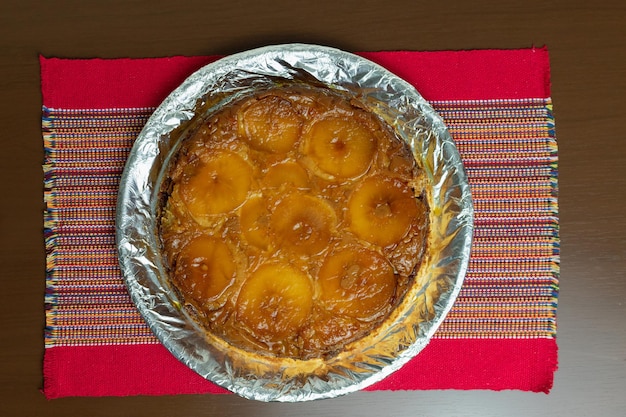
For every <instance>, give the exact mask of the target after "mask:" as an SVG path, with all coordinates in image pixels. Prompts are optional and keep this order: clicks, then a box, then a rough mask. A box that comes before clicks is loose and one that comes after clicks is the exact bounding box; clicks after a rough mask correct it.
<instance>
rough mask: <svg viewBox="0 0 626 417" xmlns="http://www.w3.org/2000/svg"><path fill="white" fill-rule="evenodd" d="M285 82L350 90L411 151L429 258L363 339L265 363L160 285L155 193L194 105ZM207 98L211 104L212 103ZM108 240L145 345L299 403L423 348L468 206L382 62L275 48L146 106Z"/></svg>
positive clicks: (461, 249) (459, 277) (436, 141)
mask: <svg viewBox="0 0 626 417" xmlns="http://www.w3.org/2000/svg"><path fill="white" fill-rule="evenodd" d="M281 80H282V81H284V80H289V81H294V80H295V81H298V82H306V83H312V84H321V85H324V86H327V87H330V88H333V89H338V90H340V91H344V92H347V93H349V94H353V95H355V96H356V97H358V99H359V101H361V102H362V103H365V104H366V105H367V106H368V107H369V108H370V109H371V110H372V111H374V112H376V113H377V114H378V115H379V116H380V117H382V118H383V119H384V120H385V121H386V122H387V123H389V124H390V125H391V126H392V127H393V128H394V129H395V131H396V133H397V134H398V136H400V137H401V138H402V139H404V140H405V141H406V142H407V143H408V144H409V145H410V147H411V148H412V150H413V153H414V155H415V157H416V160H417V161H418V163H419V164H420V165H421V167H422V168H423V169H424V170H425V172H426V174H427V177H428V182H429V184H428V188H427V193H426V194H427V200H428V204H429V206H430V232H429V236H428V250H427V252H426V254H425V258H424V261H423V262H422V265H421V267H420V270H419V271H418V274H417V276H416V279H415V285H414V286H413V287H412V288H411V289H410V290H409V293H408V294H407V295H406V297H405V299H404V301H403V302H402V303H401V304H400V305H399V306H398V308H397V309H396V310H395V311H394V312H393V313H392V315H391V316H390V317H389V318H388V319H387V320H386V321H385V322H384V323H383V325H382V326H381V327H379V328H378V329H377V330H376V331H375V332H374V333H373V334H371V335H369V336H368V337H367V338H366V339H363V341H361V342H360V341H357V342H354V343H352V344H350V345H349V346H348V347H347V348H346V350H345V351H344V352H342V353H341V354H339V355H337V356H335V357H333V358H330V359H313V360H308V361H302V360H295V359H277V358H267V357H264V356H261V355H254V354H250V353H249V352H243V351H241V350H240V349H237V348H234V347H232V346H228V344H226V343H225V342H224V341H222V340H219V339H217V338H215V337H211V335H207V334H206V332H205V331H204V330H203V329H202V328H200V326H198V325H197V324H196V323H195V322H194V321H193V320H192V319H191V318H190V317H189V316H188V315H187V313H186V312H185V310H184V309H183V308H181V304H180V302H179V301H178V300H177V299H176V295H175V292H174V291H172V289H171V288H170V287H169V284H168V279H167V273H166V270H165V268H164V266H163V264H162V262H161V257H160V249H159V239H158V236H157V215H156V213H157V211H158V204H159V201H158V200H159V189H160V185H161V181H162V180H163V175H164V172H165V167H166V165H167V163H168V160H169V158H170V156H171V155H172V154H173V153H174V152H175V150H176V147H177V140H179V135H173V134H172V132H173V130H174V129H176V128H179V127H181V126H184V124H185V123H188V122H189V121H190V120H191V119H192V118H193V117H194V115H195V114H196V112H197V108H198V102H199V100H201V99H206V98H207V97H209V98H213V99H215V102H216V103H217V104H216V106H219V101H220V100H222V99H223V98H226V99H227V98H228V97H234V96H236V95H238V94H245V93H246V92H251V91H254V90H255V89H258V88H263V87H266V86H268V85H276V84H280V82H281ZM216 98H217V99H216ZM116 220H117V223H116V240H117V247H118V252H119V262H120V267H121V270H122V274H123V276H124V280H125V283H126V286H127V288H128V291H129V294H130V296H131V298H132V300H133V302H134V303H135V305H136V306H137V308H138V309H139V311H140V313H141V315H142V316H143V317H144V319H145V321H146V322H147V324H148V325H149V326H150V328H151V329H152V331H153V332H154V334H155V335H156V337H157V338H158V339H159V340H160V341H161V342H162V343H163V345H164V346H165V347H166V348H167V349H168V350H169V351H170V352H171V353H172V354H173V355H174V356H176V357H177V358H178V359H179V360H180V361H182V362H183V363H184V364H186V365H187V366H188V367H190V368H191V369H193V370H194V371H196V372H197V373H198V374H200V375H201V376H202V377H204V378H206V379H208V380H210V381H212V382H213V383H215V384H217V385H220V386H222V387H224V388H226V389H228V390H230V391H232V392H234V393H236V394H239V395H240V396H242V397H245V398H248V399H254V400H260V401H285V402H296V401H308V400H314V399H321V398H332V397H337V396H340V395H343V394H347V393H349V392H353V391H357V390H360V389H363V388H365V387H367V386H369V385H371V384H374V383H376V382H378V381H380V380H382V379H383V378H385V377H386V376H388V375H389V374H391V373H392V372H394V371H396V370H397V369H399V368H400V367H402V366H403V365H404V364H405V363H406V362H408V361H409V360H410V359H411V358H413V357H414V356H416V355H417V354H419V352H420V351H421V350H422V349H423V348H424V347H425V346H426V345H427V344H428V342H429V341H430V339H431V337H432V336H433V334H434V333H435V331H436V330H437V327H438V326H439V325H440V323H441V322H442V321H443V319H444V318H445V316H446V314H447V313H448V311H449V310H450V308H451V306H452V304H453V303H454V300H455V299H456V297H457V295H458V293H459V291H460V288H461V285H462V282H463V278H464V276H465V272H466V269H467V264H468V260H469V254H470V248H471V241H472V234H473V205H472V198H471V193H470V188H469V185H468V182H467V177H466V174H465V171H464V169H463V164H462V161H461V158H460V156H459V154H458V152H457V150H456V147H455V145H454V142H453V140H452V138H451V137H450V134H449V133H448V130H447V128H446V126H445V124H444V122H443V121H442V119H441V118H440V116H439V115H438V114H437V113H436V112H435V111H434V110H433V109H432V107H431V106H430V105H429V104H428V103H427V102H426V101H425V100H424V99H423V98H422V97H421V95H420V94H419V93H418V92H417V91H416V90H415V88H414V87H413V86H411V85H410V84H408V83H407V82H405V81H404V80H402V79H400V78H398V77H397V76H395V75H394V74H392V73H390V72H389V71H387V70H385V69H384V68H382V67H381V66H379V65H377V64H374V63H372V62H371V61H369V60H366V59H364V58H361V57H359V56H357V55H354V54H351V53H347V52H344V51H341V50H337V49H334V48H329V47H324V46H319V45H306V44H286V45H275V46H267V47H263V48H259V49H254V50H250V51H247V52H242V53H239V54H235V55H231V56H228V57H226V58H223V59H221V60H219V61H217V62H214V63H212V64H209V65H207V66H205V67H203V68H201V69H200V70H198V71H197V72H195V73H194V74H192V75H191V76H190V77H189V78H188V79H187V80H186V81H185V82H184V83H183V84H181V85H180V86H179V87H178V88H177V89H176V90H174V91H173V92H172V93H171V94H170V95H169V96H168V98H167V99H166V100H165V101H164V102H163V103H162V104H161V105H160V106H159V107H158V108H157V109H156V111H155V112H154V114H153V115H152V116H151V117H150V119H149V120H148V122H147V123H146V125H145V127H144V129H143V130H142V132H141V133H140V135H139V136H138V138H137V140H136V141H135V144H134V146H133V148H132V150H131V153H130V156H129V158H128V161H127V164H126V167H125V169H124V172H123V175H122V179H121V183H120V190H119V196H118V204H117V219H116Z"/></svg>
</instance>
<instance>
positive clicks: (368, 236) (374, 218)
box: [348, 175, 419, 247]
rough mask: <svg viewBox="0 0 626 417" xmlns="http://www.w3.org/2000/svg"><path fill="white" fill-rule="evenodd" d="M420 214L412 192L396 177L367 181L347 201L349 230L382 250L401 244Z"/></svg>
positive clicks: (375, 177) (382, 177)
mask: <svg viewBox="0 0 626 417" xmlns="http://www.w3.org/2000/svg"><path fill="white" fill-rule="evenodd" d="M418 212H419V210H418V205H417V201H416V199H415V195H414V193H413V190H411V188H410V187H409V186H408V185H406V184H405V183H404V182H402V181H400V180H399V179H397V178H393V177H386V176H381V175H379V176H374V177H370V178H367V179H365V180H364V181H363V182H362V183H361V184H359V185H358V186H357V188H356V189H355V190H354V192H353V193H352V195H351V196H350V199H349V201H348V219H349V224H350V229H351V230H352V231H353V232H354V233H355V234H356V235H357V236H358V237H359V238H361V239H363V240H366V241H368V242H370V243H374V244H376V245H380V246H383V247H384V246H389V245H391V244H394V243H397V242H399V241H400V240H401V239H402V238H403V237H404V236H405V235H406V233H407V232H408V230H409V228H410V227H411V225H412V224H413V223H414V222H416V221H417V219H416V216H417V215H418Z"/></svg>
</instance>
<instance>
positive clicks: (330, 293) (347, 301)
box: [317, 245, 396, 320]
mask: <svg viewBox="0 0 626 417" xmlns="http://www.w3.org/2000/svg"><path fill="white" fill-rule="evenodd" d="M317 281H318V283H319V288H320V290H321V292H320V300H321V301H322V302H324V303H325V304H326V305H328V306H329V307H330V309H331V310H333V311H335V312H337V313H339V314H344V315H347V316H350V317H354V318H357V319H359V320H370V319H373V318H375V317H376V316H378V315H379V314H380V313H381V312H384V311H386V310H387V309H388V308H389V306H390V303H391V301H392V298H393V296H394V294H395V290H396V278H395V275H394V272H393V268H392V267H391V265H390V264H389V262H388V261H387V260H386V259H385V258H384V257H383V256H382V255H380V254H379V253H378V252H375V251H373V250H370V249H367V248H365V247H361V246H356V245H355V246H349V247H347V248H343V249H340V250H338V251H337V252H334V253H331V254H329V255H328V256H327V257H326V259H325V260H324V263H323V264H322V266H321V268H320V270H319V273H318V277H317Z"/></svg>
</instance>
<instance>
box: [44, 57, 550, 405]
mask: <svg viewBox="0 0 626 417" xmlns="http://www.w3.org/2000/svg"><path fill="white" fill-rule="evenodd" d="M361 55H363V56H365V57H367V58H369V59H371V60H373V61H375V62H377V63H379V64H380V65H383V66H385V67H386V68H388V69H389V70H390V71H392V72H394V73H396V74H398V75H399V76H401V77H403V78H404V79H406V80H407V81H409V82H410V83H412V84H413V85H414V86H416V88H417V89H418V91H420V92H421V93H422V94H423V95H424V97H425V98H426V99H427V100H429V101H430V102H431V104H432V105H433V107H434V108H435V110H437V111H438V112H439V113H440V114H441V116H442V117H443V119H444V120H445V122H446V124H447V125H448V127H449V130H450V133H451V135H452V137H453V138H454V140H455V142H456V144H457V147H458V149H459V152H460V154H461V157H462V159H463V162H464V165H465V168H466V171H467V174H468V178H469V181H470V186H471V190H472V195H473V198H474V206H475V233H474V243H473V247H472V255H471V259H470V264H469V268H468V273H467V276H466V278H465V282H464V286H463V288H462V290H461V293H460V295H459V297H458V300H457V302H456V303H455V305H454V307H453V308H452V310H451V311H450V313H449V315H448V317H447V318H446V320H445V321H444V322H443V324H442V325H441V327H440V328H439V330H438V332H437V333H436V334H435V337H434V338H433V340H432V341H431V343H430V344H429V345H428V346H427V347H426V349H425V350H424V351H423V352H422V353H421V354H420V355H418V356H417V357H416V358H415V359H413V360H412V361H411V362H409V363H408V364H407V365H405V366H404V367H403V368H402V369H400V370H399V371H397V372H395V373H394V374H392V375H391V376H389V377H388V378H386V379H385V380H383V381H381V382H379V383H377V384H376V385H374V386H372V387H370V388H368V390H414V389H493V390H502V389H519V390H527V391H537V392H548V391H549V390H550V388H551V386H552V381H553V375H554V372H555V370H556V366H557V345H556V307H557V296H558V273H559V229H558V201H557V194H558V184H557V162H558V160H557V145H556V138H555V132H554V120H553V117H552V102H551V98H550V84H549V82H550V81H549V57H548V51H547V49H546V48H529V49H520V50H481V51H441V52H407V51H401V52H367V53H362V54H361ZM217 58H218V57H171V58H151V59H110V60H102V59H87V60H71V59H58V58H44V57H41V58H40V63H41V82H42V93H43V116H42V129H43V139H44V147H45V163H44V167H43V168H44V174H45V177H44V178H45V179H44V181H45V184H44V187H45V195H44V199H45V202H46V212H45V214H44V217H45V218H44V229H45V232H44V233H45V240H46V248H47V276H46V295H45V305H46V330H45V347H46V350H45V356H44V393H45V395H46V396H47V397H48V398H59V397H67V396H122V395H165V394H184V393H225V392H226V390H224V389H222V388H220V387H217V386H215V385H213V384H212V383H210V382H208V381H206V380H204V379H203V378H201V377H200V376H198V375H196V374H195V373H194V372H193V371H191V370H190V369H188V368H187V367H185V366H184V365H183V364H181V363H180V362H178V361H177V360H176V359H175V358H174V357H173V356H172V355H171V354H170V353H169V352H168V351H167V350H166V349H165V348H164V347H163V346H162V345H161V344H160V343H159V342H158V340H157V339H156V338H155V337H154V336H153V335H152V333H151V332H150V330H149V328H148V327H147V325H146V324H145V323H144V321H143V319H142V318H141V316H140V315H139V313H138V311H137V310H136V308H135V307H134V305H133V304H132V302H131V300H130V297H129V296H128V293H127V291H126V288H125V286H124V283H123V280H122V277H121V274H120V271H119V267H118V263H117V256H116V255H117V253H116V247H115V204H116V199H117V187H118V183H119V179H120V175H121V172H122V169H123V167H124V163H125V160H126V158H127V155H128V153H129V151H130V148H131V147H132V144H133V141H134V139H135V138H136V136H137V135H138V134H139V132H140V130H141V128H142V126H143V124H144V123H145V122H146V120H147V119H148V117H149V116H150V114H151V112H152V111H153V110H154V108H155V107H156V106H157V105H158V104H160V102H161V100H163V99H164V98H165V97H166V96H167V94H168V93H169V92H170V91H171V90H172V89H173V88H175V87H176V86H177V85H178V84H179V83H180V82H182V80H184V79H185V78H186V77H187V76H188V75H189V74H190V73H191V72H193V71H194V70H196V69H198V68H200V67H201V66H203V65H205V64H207V63H209V62H212V61H214V60H215V59H217Z"/></svg>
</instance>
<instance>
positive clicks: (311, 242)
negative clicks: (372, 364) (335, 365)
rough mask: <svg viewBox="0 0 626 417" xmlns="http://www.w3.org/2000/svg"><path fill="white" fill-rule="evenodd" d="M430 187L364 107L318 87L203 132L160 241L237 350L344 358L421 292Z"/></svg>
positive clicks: (196, 131) (239, 105)
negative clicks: (349, 347) (417, 284)
mask: <svg viewBox="0 0 626 417" xmlns="http://www.w3.org/2000/svg"><path fill="white" fill-rule="evenodd" d="M422 184H423V175H422V172H421V170H420V169H419V168H418V166H417V164H416V163H415V159H414V157H413V155H412V153H411V150H410V149H409V148H408V146H406V144H405V143H404V142H402V141H401V140H399V139H398V138H397V137H396V136H395V135H394V134H393V133H392V130H391V129H390V128H389V127H388V126H387V125H386V124H384V123H383V122H382V121H381V120H380V119H379V118H378V117H377V116H376V115H374V114H372V113H371V112H369V111H366V110H365V109H364V106H362V105H361V104H360V103H359V102H358V101H357V100H354V99H351V100H349V99H347V98H345V97H344V96H343V95H341V94H339V93H336V92H332V91H330V90H327V89H320V88H312V87H308V86H286V87H285V86H283V87H281V88H275V89H272V90H268V91H265V92H262V93H258V94H257V95H255V96H248V97H245V98H242V99H239V100H238V101H236V102H234V103H232V104H229V105H228V106H226V107H224V108H222V109H221V110H219V111H218V112H216V113H214V114H212V115H210V116H208V117H204V118H203V119H202V120H201V121H200V123H196V125H195V127H194V128H193V129H192V132H191V133H190V134H189V135H188V137H187V138H186V139H184V142H183V144H182V145H181V148H180V150H179V151H178V153H177V155H176V157H175V158H174V160H173V162H172V163H171V165H170V168H169V178H168V181H167V182H166V185H165V186H164V189H163V201H164V205H163V208H162V215H161V218H160V222H159V233H160V237H161V241H162V249H163V254H164V258H165V260H166V264H167V266H168V270H169V274H170V277H171V283H172V284H173V286H174V287H175V289H176V291H177V292H178V294H179V296H180V298H181V299H182V300H183V303H184V306H185V308H186V309H187V310H188V311H189V312H190V313H191V314H192V315H193V316H194V318H195V319H196V320H197V321H198V322H199V323H201V324H202V325H203V326H204V327H205V328H206V329H207V331H209V332H212V333H213V334H216V335H218V336H219V337H221V338H223V339H224V340H226V341H227V342H229V343H230V344H232V345H234V346H237V347H240V348H242V349H245V350H249V351H252V352H256V353H261V354H266V355H275V356H278V357H291V358H299V359H307V358H314V357H326V356H332V355H333V354H336V353H337V352H340V351H341V350H342V348H343V347H344V346H345V345H346V344H348V343H350V342H352V341H355V340H357V339H361V338H363V337H366V336H367V334H368V333H369V332H370V331H371V330H372V329H374V328H375V327H376V326H379V325H380V324H381V323H382V322H383V321H384V320H385V318H386V317H387V316H388V315H389V313H390V311H391V310H392V309H393V308H394V306H396V305H397V304H398V303H399V302H400V301H401V300H402V297H403V295H404V294H405V293H406V291H407V289H408V287H409V286H410V285H411V282H412V279H413V276H414V274H415V271H416V270H417V268H418V267H419V264H420V262H421V258H422V256H423V253H424V250H425V245H426V233H427V228H428V209H427V207H426V204H425V203H424V198H423V191H422V190H423V185H422ZM398 219H399V220H398ZM370 220H371V221H370ZM398 236H399V237H398ZM381 242H382V243H381Z"/></svg>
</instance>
